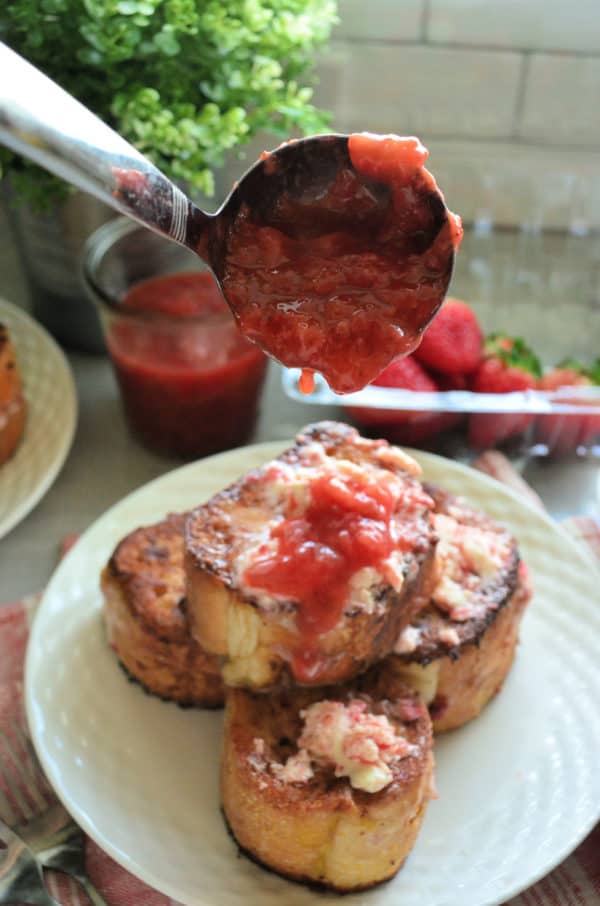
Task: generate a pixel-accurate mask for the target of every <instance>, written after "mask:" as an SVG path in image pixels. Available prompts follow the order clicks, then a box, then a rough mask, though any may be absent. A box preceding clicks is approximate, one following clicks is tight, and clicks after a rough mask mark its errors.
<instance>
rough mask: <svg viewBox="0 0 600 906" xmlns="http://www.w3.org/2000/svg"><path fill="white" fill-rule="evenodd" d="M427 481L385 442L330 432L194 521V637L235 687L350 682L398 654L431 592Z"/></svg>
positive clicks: (304, 441) (190, 551) (317, 433)
mask: <svg viewBox="0 0 600 906" xmlns="http://www.w3.org/2000/svg"><path fill="white" fill-rule="evenodd" d="M419 475H420V467H419V466H418V464H417V463H416V462H415V460H413V459H412V458H411V457H410V456H408V455H407V454H405V453H403V452H402V451H401V450H399V449H398V448H396V447H391V446H390V445H389V444H388V443H387V441H381V440H380V441H371V440H366V439H364V438H362V437H361V436H360V435H359V434H358V432H357V431H356V430H355V429H354V428H350V427H348V426H347V425H343V424H339V423H337V422H321V423H318V424H315V425H311V426H309V427H307V428H305V429H304V430H303V431H302V432H301V433H300V434H299V435H298V437H297V440H296V443H295V445H294V446H292V447H290V448H289V449H288V450H286V451H285V452H284V453H282V454H281V456H279V457H278V458H277V459H274V460H272V461H271V462H269V463H267V464H266V465H264V466H261V467H260V468H258V469H255V470H254V471H252V472H250V473H248V474H247V475H244V476H243V477H241V478H240V479H239V480H238V481H237V482H235V484H233V485H231V486H230V487H228V488H226V489H225V490H223V491H221V492H220V493H218V494H216V495H215V496H214V497H212V498H211V499H210V500H209V501H208V502H207V503H205V504H203V505H202V506H200V507H198V508H197V509H195V510H194V511H193V512H192V513H191V515H190V516H189V518H188V520H187V523H186V574H187V589H186V595H187V605H188V615H189V619H190V626H191V630H192V633H195V635H196V637H197V638H198V639H199V640H201V641H202V644H203V645H204V647H205V648H206V650H207V651H210V652H211V653H213V654H217V655H222V656H224V667H223V678H224V680H225V682H226V683H227V684H228V685H232V686H244V687H247V688H254V689H269V688H275V687H276V686H277V685H278V684H280V683H282V682H284V683H285V682H287V683H291V684H292V685H293V684H300V685H305V686H318V685H327V684H330V683H338V682H345V681H347V680H349V679H351V678H352V677H353V676H356V675H358V674H360V673H362V672H364V671H365V670H366V669H367V668H368V667H369V666H370V665H371V664H373V663H375V662H376V661H378V660H379V659H381V658H382V657H384V656H385V655H387V654H389V653H390V651H391V650H392V648H393V646H394V644H395V642H396V640H397V638H398V636H399V635H400V632H401V631H402V629H403V628H404V627H405V626H407V625H408V624H409V622H410V620H411V619H412V617H413V616H414V615H415V613H417V612H418V611H419V610H420V609H421V608H422V606H423V604H424V602H425V601H426V600H427V599H428V597H429V594H430V592H431V590H432V585H431V578H432V564H433V561H434V550H435V533H434V531H433V528H432V524H431V515H430V514H431V510H432V508H433V502H432V500H431V498H430V496H429V495H428V494H427V493H426V492H425V491H424V489H423V486H422V485H421V483H420V482H419V480H418V477H419Z"/></svg>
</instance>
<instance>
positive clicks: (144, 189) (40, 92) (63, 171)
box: [0, 43, 210, 245]
mask: <svg viewBox="0 0 600 906" xmlns="http://www.w3.org/2000/svg"><path fill="white" fill-rule="evenodd" d="M0 72H1V73H2V78H1V79H0V142H2V143H3V144H5V145H7V146H8V147H9V148H10V149H11V150H13V151H16V152H17V153H18V154H22V155H24V156H25V157H28V158H30V159H31V160H33V161H34V162H35V163H36V164H39V165H40V166H42V167H44V168H45V169H46V170H49V171H50V172H51V173H54V174H55V175H56V176H60V177H62V179H66V180H67V181H68V182H70V183H73V185H75V186H77V187H78V188H80V189H83V190H84V191H85V192H89V193H90V194H92V195H95V196H96V197H97V198H99V199H100V200H101V201H103V202H104V203H105V204H107V205H109V206H110V207H112V208H114V209H115V210H117V211H119V212H120V213H121V214H127V215H128V216H129V217H133V218H134V219H135V220H137V221H139V222H140V223H142V224H143V225H144V226H147V227H149V228H150V229H152V230H154V231H155V232H157V233H162V234H163V235H166V236H169V237H170V238H171V239H174V240H175V241H176V242H179V243H180V244H181V245H187V244H188V241H187V233H188V218H190V220H193V221H194V222H195V233H196V236H197V234H198V228H199V226H200V224H198V218H200V220H202V212H200V211H199V209H198V208H196V206H195V205H192V203H191V202H190V201H189V199H188V198H187V197H186V196H185V195H184V193H183V192H182V191H181V190H180V189H178V188H177V186H175V185H174V184H173V183H172V182H171V181H170V180H169V179H167V177H166V176H165V175H164V174H163V173H161V172H160V170H158V169H157V168H156V167H155V166H154V165H153V164H151V163H150V161H149V160H147V159H146V158H145V157H144V156H143V155H142V154H140V153H139V152H138V151H136V149H135V148H134V147H132V145H130V144H129V143H128V142H126V141H125V139H123V138H121V136H120V135H118V134H117V133H116V132H114V131H113V130H112V129H111V128H110V127H109V126H107V125H106V123H103V122H102V120H100V119H98V117H97V116H95V115H94V114H93V113H91V111H89V110H88V109H87V108H86V107H84V106H83V104H80V103H79V101H76V100H75V98H73V97H71V95H70V94H67V92H66V91H64V90H63V89H62V88H60V87H59V86H58V85H57V84H56V83H55V82H53V81H52V80H51V79H49V78H47V76H45V75H43V73H41V72H40V71H39V70H38V69H36V68H35V67H34V66H32V65H31V64H30V63H28V62H27V61H26V60H24V59H23V58H22V57H20V56H19V55H18V54H17V53H15V52H14V51H13V50H11V49H10V48H9V47H7V46H6V45H5V44H2V43H0ZM101 77H102V75H101V73H99V74H98V78H101ZM204 216H205V217H206V221H207V222H208V220H209V219H210V215H208V214H207V215H204Z"/></svg>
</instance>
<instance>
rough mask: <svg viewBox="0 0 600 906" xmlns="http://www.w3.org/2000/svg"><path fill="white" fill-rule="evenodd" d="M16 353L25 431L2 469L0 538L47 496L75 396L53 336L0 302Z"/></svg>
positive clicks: (63, 452) (0, 316) (68, 434)
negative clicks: (23, 395)
mask: <svg viewBox="0 0 600 906" xmlns="http://www.w3.org/2000/svg"><path fill="white" fill-rule="evenodd" d="M0 323H2V324H5V325H6V326H7V327H8V329H9V332H10V336H11V339H12V341H13V343H14V346H15V349H16V351H17V360H18V362H19V367H20V369H21V374H22V376H23V383H24V389H25V397H26V399H27V422H26V424H25V432H24V434H23V437H22V439H21V442H20V444H19V446H18V447H17V450H16V452H15V453H14V455H13V456H12V457H11V459H9V460H8V462H6V463H4V464H3V465H1V466H0V538H2V537H3V536H4V535H6V533H7V532H9V531H10V529H11V528H13V527H14V526H15V525H16V524H17V522H20V520H21V519H23V518H24V517H25V516H26V515H27V514H28V513H29V512H30V511H31V510H32V509H33V508H34V506H35V505H36V503H38V501H39V500H40V499H41V497H42V496H43V495H44V494H45V493H46V491H47V490H48V488H49V487H50V485H51V484H52V482H53V481H54V479H55V478H56V476H57V475H58V473H59V471H60V469H61V466H62V464H63V463H64V461H65V458H66V456H67V453H68V452H69V449H70V446H71V443H72V441H73V434H74V432H75V422H76V420H77V396H76V393H75V385H74V382H73V376H72V374H71V369H70V368H69V365H68V363H67V360H66V358H65V357H64V355H63V353H62V352H61V350H60V349H59V347H58V346H57V345H56V343H55V342H54V340H53V339H52V337H51V336H50V335H49V334H48V333H46V331H45V330H44V328H43V327H41V326H40V325H39V324H38V323H37V321H34V320H33V318H31V317H30V316H29V315H28V314H27V313H26V312H24V311H23V310H22V309H21V308H17V306H16V305H12V304H11V303H10V302H7V301H6V300H5V299H0Z"/></svg>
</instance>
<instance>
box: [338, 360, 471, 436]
mask: <svg viewBox="0 0 600 906" xmlns="http://www.w3.org/2000/svg"><path fill="white" fill-rule="evenodd" d="M373 384H374V385H376V386H378V387H398V388H401V389H403V390H413V391H417V392H420V393H437V392H438V391H439V389H440V388H439V386H438V384H437V383H436V382H435V381H434V380H433V378H432V377H431V376H430V375H429V374H427V372H426V371H425V369H424V368H422V367H421V365H420V364H419V363H418V362H417V361H416V359H415V358H414V356H406V358H403V359H397V360H396V361H395V362H392V364H391V365H388V367H387V368H385V369H384V371H382V372H381V374H380V375H379V377H378V378H377V379H376V380H375V381H373ZM348 412H349V413H350V414H351V415H352V416H353V418H354V419H355V420H356V421H357V422H358V423H359V424H360V425H361V426H363V427H367V428H376V429H377V433H378V434H380V435H382V436H383V437H387V439H388V440H391V441H393V442H394V443H402V444H413V445H417V446H418V445H420V444H427V443H428V442H430V441H432V440H433V439H434V438H435V437H437V435H438V434H440V433H441V432H442V431H445V430H447V429H448V428H451V427H453V426H454V425H455V424H456V423H457V421H458V420H459V418H460V416H457V415H456V413H453V412H427V411H422V410H408V409H367V408H357V407H352V408H350V407H349V409H348Z"/></svg>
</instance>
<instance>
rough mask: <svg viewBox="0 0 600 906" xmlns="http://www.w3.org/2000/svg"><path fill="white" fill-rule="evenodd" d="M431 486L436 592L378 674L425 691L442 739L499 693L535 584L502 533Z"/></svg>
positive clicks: (508, 536)
mask: <svg viewBox="0 0 600 906" xmlns="http://www.w3.org/2000/svg"><path fill="white" fill-rule="evenodd" d="M426 488H427V491H428V492H429V494H430V495H431V497H432V498H433V500H434V502H435V512H434V514H433V522H434V525H435V529H436V532H437V534H438V536H439V542H438V545H437V549H436V558H435V567H436V574H437V578H436V582H435V586H434V589H433V592H432V595H431V599H430V601H429V603H428V605H427V607H426V608H424V609H423V610H422V611H421V613H419V614H418V615H417V616H416V617H415V618H414V620H413V621H412V623H411V625H410V626H408V627H406V628H405V629H404V630H403V631H402V633H401V634H400V636H399V639H398V642H397V644H396V646H395V649H394V654H392V655H391V656H390V657H389V658H387V659H386V660H385V661H384V662H383V663H382V664H381V665H380V667H379V668H378V669H380V670H381V672H382V674H385V673H386V672H387V673H388V674H392V673H394V674H396V675H398V676H400V677H401V678H403V679H404V680H406V682H408V683H410V684H411V685H413V686H414V687H415V688H416V689H418V690H419V691H420V692H421V694H422V695H423V698H424V700H425V701H426V703H427V704H428V706H429V709H430V712H431V717H432V720H433V728H434V732H436V733H441V732H443V731H445V730H452V729H455V728H456V727H460V726H462V725H463V724H465V723H467V722H468V721H470V720H472V719H473V718H474V717H477V715H478V714H479V713H480V712H481V710H482V709H483V708H484V707H485V705H486V704H487V703H488V702H489V701H490V699H491V698H493V696H494V695H495V694H496V693H497V692H498V691H499V690H500V689H501V687H502V684H503V682H504V680H505V678H506V676H507V674H508V672H509V670H510V667H511V665H512V662H513V659H514V656H515V650H516V646H517V642H518V638H519V626H520V622H521V617H522V616H523V613H524V610H525V607H526V605H527V603H528V601H529V600H530V598H531V586H530V582H529V578H528V574H527V569H526V567H525V564H524V563H523V562H522V561H521V559H520V554H519V548H518V545H517V542H516V540H515V539H514V538H513V536H512V535H511V534H510V533H509V532H508V531H507V530H506V529H505V528H503V527H502V526H500V525H499V524H498V523H496V522H495V521H494V520H492V519H491V518H489V517H488V516H487V515H486V514H485V513H482V512H481V511H479V510H476V509H474V508H473V507H472V506H470V505H469V504H468V503H467V502H466V501H465V500H462V499H460V498H457V497H454V496H453V495H451V494H450V493H448V492H446V491H445V490H443V489H442V488H440V487H436V486H435V485H426Z"/></svg>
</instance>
